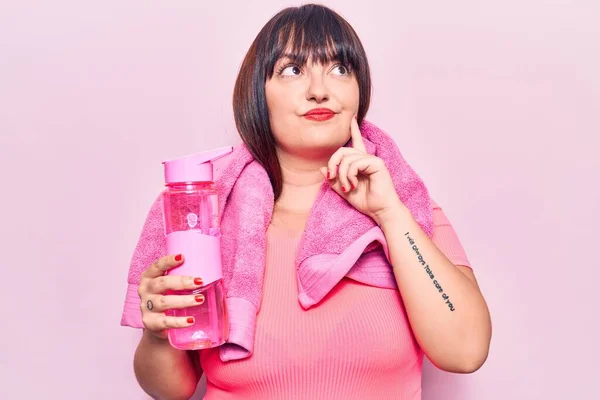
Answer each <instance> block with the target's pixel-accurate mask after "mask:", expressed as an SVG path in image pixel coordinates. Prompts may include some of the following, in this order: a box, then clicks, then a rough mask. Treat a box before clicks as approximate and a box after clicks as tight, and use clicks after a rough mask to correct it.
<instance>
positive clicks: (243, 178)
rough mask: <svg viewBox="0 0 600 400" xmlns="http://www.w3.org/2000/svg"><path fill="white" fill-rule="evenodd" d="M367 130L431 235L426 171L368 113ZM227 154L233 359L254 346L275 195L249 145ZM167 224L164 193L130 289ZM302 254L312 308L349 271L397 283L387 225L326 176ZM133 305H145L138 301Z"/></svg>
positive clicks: (129, 320) (303, 285) (224, 355)
mask: <svg viewBox="0 0 600 400" xmlns="http://www.w3.org/2000/svg"><path fill="white" fill-rule="evenodd" d="M360 130H361V133H362V135H363V138H364V142H365V146H366V148H367V152H368V153H370V154H374V155H376V156H378V157H380V158H381V159H383V160H384V162H385V164H386V166H387V167H388V169H389V171H390V174H391V176H392V180H393V181H394V185H395V187H396V190H397V192H398V195H399V197H400V200H401V201H402V202H403V203H404V204H405V205H406V206H407V207H408V209H409V210H410V212H411V214H412V216H413V217H414V218H415V220H416V221H417V222H418V223H419V225H420V226H421V228H422V229H423V231H424V232H425V233H426V234H427V235H428V236H429V237H432V234H433V210H432V205H431V200H430V198H429V194H428V191H427V188H426V187H425V185H424V184H423V182H422V181H421V179H420V178H419V176H418V175H417V174H416V173H415V172H414V171H413V169H412V168H411V167H410V166H409V165H408V163H407V162H406V161H405V160H404V158H403V157H402V155H401V153H400V151H399V149H398V147H397V146H396V144H395V142H394V141H393V140H392V139H391V138H390V137H389V136H388V135H387V134H386V133H385V132H383V131H382V130H380V129H379V128H377V127H376V126H375V125H373V124H371V123H369V122H367V121H364V122H363V123H362V124H361V127H360ZM224 160H226V161H225V162H227V165H226V166H225V167H224V168H223V169H219V168H215V177H216V184H217V188H218V191H219V201H220V209H221V232H222V241H221V249H222V261H223V280H224V286H225V291H226V297H227V307H228V314H229V326H230V334H229V339H228V341H227V343H225V344H224V345H222V346H221V347H220V357H221V359H222V360H223V361H229V360H236V359H241V358H245V357H248V356H250V355H251V354H252V349H253V343H254V330H255V323H256V314H257V312H258V309H259V307H260V302H261V296H262V282H263V276H264V268H265V249H266V230H267V228H268V226H269V224H270V222H271V215H272V211H273V205H274V196H273V190H272V187H271V184H270V181H269V178H268V175H267V173H266V171H265V170H264V168H262V166H260V164H259V163H258V162H257V161H256V160H254V158H253V157H252V155H251V154H250V152H249V151H248V149H247V148H246V147H245V146H244V145H240V146H238V147H236V148H235V149H234V151H233V153H232V154H231V155H229V156H228V157H226V158H224ZM163 224H164V222H163V215H162V202H161V199H160V196H159V198H158V199H157V200H156V201H155V202H154V204H153V206H152V208H151V209H150V212H149V213H148V217H147V219H146V222H145V224H144V227H143V230H142V233H141V236H140V239H139V242H138V245H137V247H136V249H135V252H134V255H133V258H132V261H131V266H130V269H129V276H128V283H129V285H130V290H129V291H128V293H130V294H131V293H132V292H133V293H135V292H134V291H133V287H136V285H138V284H139V281H140V275H141V273H142V272H143V270H144V269H145V268H147V266H148V265H150V263H152V261H153V260H155V259H156V258H159V257H161V256H164V255H165V239H164V230H163V226H164V225H163ZM297 254H298V255H297V260H296V265H297V278H298V288H299V293H298V300H299V302H300V304H301V305H302V307H304V308H305V309H308V308H310V307H311V306H313V305H315V304H317V303H318V302H319V301H321V300H322V299H323V298H324V297H325V296H326V295H327V293H329V291H330V290H331V289H333V287H334V286H335V285H336V284H337V283H338V282H339V281H340V280H341V279H342V278H343V277H345V276H347V277H349V278H352V279H355V280H357V281H359V282H362V283H365V284H369V285H373V286H378V287H382V288H390V289H394V288H397V286H396V281H395V279H394V274H393V271H392V269H391V266H390V264H389V256H388V253H387V245H386V242H385V237H384V235H383V232H382V231H381V229H380V228H379V227H378V226H377V225H376V224H375V222H374V221H373V220H372V219H371V218H369V217H368V216H366V215H364V214H362V213H361V212H359V211H357V210H356V209H355V208H354V207H352V206H351V205H350V204H349V203H348V202H346V200H344V199H343V198H342V197H341V196H339V195H338V194H337V193H336V192H335V191H334V190H333V189H331V188H330V187H329V184H328V183H327V182H324V183H323V186H322V187H321V190H320V192H319V194H318V196H317V198H316V201H315V203H314V205H313V207H312V209H311V212H310V215H309V217H308V221H307V224H306V230H305V232H304V233H303V236H302V238H301V241H300V245H299V248H298V253H297ZM133 295H134V294H131V296H133ZM129 301H130V303H131V301H138V299H135V300H131V299H129ZM138 302H139V301H138ZM126 303H127V300H126ZM133 309H137V310H138V313H139V307H134V308H133ZM131 310H132V309H131V307H130V308H129V311H128V310H127V307H126V310H125V312H124V315H123V318H122V321H121V323H122V324H123V325H131V326H135V327H142V324H141V319H140V318H139V317H138V316H133V315H131V313H132V312H133V311H131ZM126 314H128V315H126Z"/></svg>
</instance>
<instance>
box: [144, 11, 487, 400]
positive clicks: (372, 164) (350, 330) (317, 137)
mask: <svg viewBox="0 0 600 400" xmlns="http://www.w3.org/2000/svg"><path fill="white" fill-rule="evenodd" d="M370 86H371V81H370V76H369V66H368V62H367V59H366V55H365V52H364V50H363V47H362V45H361V43H360V41H359V39H358V37H357V36H356V33H355V32H354V30H353V29H352V28H351V27H350V25H349V24H348V23H347V22H346V21H345V20H344V19H343V18H341V17H340V16H339V15H338V14H336V13H335V12H333V11H331V10H330V9H328V8H326V7H323V6H318V5H304V6H302V7H298V8H288V9H285V10H283V11H281V12H280V13H278V14H277V15H276V16H274V17H273V18H272V19H271V20H270V21H269V22H268V23H267V24H266V25H265V27H264V28H263V29H262V30H261V32H260V33H259V34H258V36H257V38H256V39H255V41H254V43H253V44H252V46H251V47H250V49H249V51H248V53H247V55H246V57H245V60H244V62H243V65H242V67H241V70H240V73H239V76H238V79H237V82H236V85H235V91H234V101H233V105H234V113H235V120H236V124H237V127H238V130H239V132H240V135H241V137H242V139H243V141H244V143H245V144H246V146H247V147H248V149H249V150H250V152H251V153H252V155H253V156H254V157H255V159H256V160H258V161H259V162H260V164H261V165H262V166H263V167H264V168H265V169H266V171H267V172H268V174H269V178H270V181H271V183H272V186H273V192H274V194H275V205H274V209H273V215H272V220H271V225H270V226H269V229H268V231H267V242H268V246H267V254H268V255H267V261H266V266H265V277H264V284H263V287H264V292H263V297H262V304H261V308H260V312H259V314H258V317H257V320H256V336H255V339H254V340H255V343H254V352H253V354H252V356H251V357H248V358H245V359H242V360H238V361H233V362H223V361H221V359H220V358H219V356H218V349H208V350H203V351H201V352H184V351H180V350H176V349H174V348H172V347H171V346H170V345H169V343H168V341H167V340H166V339H165V338H166V334H165V332H166V329H169V328H175V329H176V328H178V327H184V326H188V325H189V322H188V321H186V318H176V317H166V316H165V314H164V310H165V309H169V308H181V307H191V306H194V305H197V304H198V303H197V301H202V299H201V298H200V299H196V298H194V296H190V297H189V298H187V297H177V296H165V295H163V293H165V292H166V291H167V290H168V289H174V290H177V289H192V288H197V287H199V285H200V284H201V282H200V281H201V279H198V278H201V277H188V278H183V279H182V278H180V277H173V276H163V274H164V273H165V271H167V270H168V269H170V268H173V267H175V266H177V265H179V264H180V263H181V262H182V258H181V256H175V255H165V256H164V257H162V258H160V259H158V260H157V261H156V262H155V263H153V264H152V265H151V266H149V267H148V268H147V269H146V270H145V272H144V273H143V275H142V279H141V283H140V285H139V288H138V294H139V296H140V298H141V299H142V307H141V309H142V315H143V322H144V328H145V329H144V334H143V337H142V339H141V341H140V343H139V346H138V348H137V351H136V354H135V362H134V364H135V373H136V376H137V378H138V381H139V383H140V385H141V387H142V388H143V389H144V390H145V391H146V392H147V393H148V394H150V395H151V396H153V397H154V398H159V399H187V398H189V397H190V396H191V395H192V394H193V393H194V391H195V389H196V385H197V383H198V380H199V379H200V377H201V376H202V374H203V373H205V374H206V376H207V394H206V398H209V399H225V398H239V399H249V398H261V399H262V398H282V399H291V398H310V399H315V398H323V399H334V398H344V399H351V398H356V399H365V398H379V397H381V398H403V399H420V398H421V365H422V361H423V356H424V355H427V357H428V358H429V359H430V360H431V361H432V363H433V364H434V365H436V366H437V367H438V368H440V369H443V370H445V371H449V372H457V373H470V372H473V371H475V370H477V369H478V368H480V367H481V365H482V364H483V363H484V362H485V360H486V358H487V354H488V349H489V344H490V338H491V321H490V316H489V313H488V310H487V306H486V303H485V300H484V298H483V296H482V295H481V293H480V290H479V287H478V285H477V281H476V279H475V276H474V274H473V271H472V269H471V266H470V265H469V261H468V260H467V257H466V255H465V253H464V251H463V249H462V247H461V245H460V243H459V241H458V239H457V237H456V235H455V233H454V230H453V229H452V227H451V226H450V224H449V222H448V220H447V219H446V218H445V216H444V214H443V212H442V210H441V209H440V208H439V207H437V206H435V207H434V224H435V225H434V228H435V230H434V233H433V236H432V238H431V239H430V237H429V236H428V235H426V234H425V233H424V231H423V230H422V229H421V227H420V226H419V224H417V222H416V221H415V219H413V217H412V216H411V213H410V212H409V211H408V209H407V207H406V206H405V205H404V204H403V203H402V201H401V200H400V198H399V196H398V194H397V193H396V190H395V188H394V185H393V183H392V180H391V178H390V173H389V171H388V169H387V167H386V165H385V163H384V162H383V161H382V160H381V159H380V158H378V157H376V156H373V155H370V154H368V153H367V152H366V148H365V146H364V143H363V140H362V137H361V132H360V130H359V124H360V123H361V122H362V121H363V119H364V117H365V115H366V113H367V110H368V108H369V100H370ZM350 139H351V140H352V146H351V147H348V146H347V144H348V143H349V140H350ZM324 179H325V180H327V181H328V182H329V183H330V184H331V187H332V188H333V190H335V191H336V192H337V193H338V194H339V196H342V197H343V198H345V199H346V200H347V201H348V203H349V204H351V205H352V206H353V207H355V208H356V209H357V210H358V211H360V212H361V213H363V214H365V215H367V216H369V217H371V218H372V219H373V220H374V221H375V222H377V224H378V225H379V227H380V228H381V230H382V231H383V233H384V235H385V239H386V241H387V244H388V249H389V258H390V260H391V265H392V268H393V271H394V276H395V279H396V282H397V286H398V289H399V290H389V289H382V288H378V287H374V286H369V285H365V284H361V283H359V282H357V281H354V280H352V279H349V278H347V277H346V278H344V279H342V280H341V281H340V282H339V283H338V284H337V285H336V286H335V288H334V289H333V290H332V291H331V292H330V293H329V294H328V295H327V296H326V298H325V299H323V301H322V303H321V304H319V305H318V306H317V307H315V308H313V309H310V310H304V309H302V308H301V307H300V305H299V304H298V300H297V297H296V296H297V288H296V277H295V274H294V273H295V268H294V256H295V251H296V246H297V244H298V241H299V238H300V236H301V234H302V232H303V230H304V228H305V224H306V221H307V217H308V215H309V212H310V210H311V207H312V205H313V202H314V201H315V197H316V196H317V193H318V191H319V189H320V187H321V186H322V182H323V180H324ZM407 235H409V236H407ZM407 237H408V238H409V239H408V240H407ZM415 246H418V249H419V254H418V256H417V254H415V251H414V249H415ZM419 257H421V260H422V258H424V259H426V260H427V261H428V263H429V265H430V266H431V271H428V274H431V273H435V276H436V287H433V286H432V284H431V279H430V276H429V275H428V274H426V273H425V272H424V270H423V268H422V264H421V260H420V259H419ZM438 282H439V285H443V287H444V291H445V296H446V297H444V299H442V298H441V297H440V294H439V293H440V292H441V290H440V292H438V290H437V285H438V284H437V283H438ZM446 293H447V294H449V296H450V297H449V298H448V296H447V295H446ZM148 300H151V301H153V302H154V304H160V305H161V306H160V307H147V303H148ZM444 300H445V301H444Z"/></svg>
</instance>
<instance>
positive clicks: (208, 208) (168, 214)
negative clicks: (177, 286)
mask: <svg viewBox="0 0 600 400" xmlns="http://www.w3.org/2000/svg"><path fill="white" fill-rule="evenodd" d="M232 150H233V148H232V147H231V146H228V147H222V148H218V149H215V150H210V151H205V152H201V153H196V154H192V155H189V156H186V157H182V158H178V159H175V160H170V161H164V162H163V165H164V168H165V183H166V189H165V191H164V192H163V194H162V196H163V207H164V209H163V213H164V218H165V235H166V242H167V254H183V257H184V262H183V264H181V265H180V266H179V267H176V268H173V269H171V270H169V272H168V274H169V275H185V276H192V277H201V278H202V280H203V286H202V287H201V288H199V289H196V290H187V291H175V292H171V293H169V294H175V295H198V294H202V295H204V303H202V304H201V305H198V306H194V307H189V308H183V309H173V310H169V311H168V312H167V314H168V315H172V316H176V317H194V319H195V322H194V324H193V325H192V326H189V327H187V328H177V329H170V330H169V332H168V334H169V342H170V343H171V345H172V346H173V347H175V348H177V349H181V350H199V349H206V348H210V347H216V346H220V345H222V344H223V343H225V341H226V340H227V336H228V335H229V324H228V321H227V308H226V306H225V292H224V290H223V271H222V266H221V231H220V229H219V199H218V197H217V190H216V188H215V184H214V182H213V165H212V161H214V160H216V159H217V158H220V157H222V156H224V155H226V154H229V153H231V151H232Z"/></svg>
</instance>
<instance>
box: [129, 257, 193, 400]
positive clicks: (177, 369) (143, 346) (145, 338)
mask: <svg viewBox="0 0 600 400" xmlns="http://www.w3.org/2000/svg"><path fill="white" fill-rule="evenodd" d="M182 262H183V260H182V258H180V259H179V261H177V259H176V258H175V257H173V256H165V257H162V258H160V259H158V260H156V261H155V262H154V263H153V264H152V265H151V266H150V267H148V268H147V269H146V270H145V271H144V273H143V274H142V276H141V281H140V286H139V289H138V294H139V296H140V299H141V309H142V322H143V324H144V327H145V329H144V333H143V335H142V339H141V340H140V343H139V344H138V347H137V349H136V352H135V357H134V371H135V376H136V378H137V380H138V383H139V384H140V386H141V388H142V389H143V390H144V391H145V392H146V393H147V394H148V395H149V396H151V397H152V398H154V399H157V400H179V399H182V400H183V399H185V400H187V399H189V398H190V397H192V395H193V394H194V392H195V391H196V386H197V385H198V381H199V380H200V377H201V376H202V369H201V367H200V365H199V362H198V354H197V352H195V351H193V352H192V351H190V352H188V351H185V350H178V349H176V348H174V347H173V346H171V344H170V343H169V340H168V339H167V332H168V330H169V329H177V328H183V327H187V326H190V325H192V324H193V323H194V321H193V320H188V318H186V317H173V316H167V315H166V314H165V311H166V310H168V309H175V308H186V307H192V306H197V305H199V304H202V303H203V302H204V297H203V296H202V295H200V296H193V295H192V296H183V295H164V293H166V292H167V291H168V290H189V289H197V288H199V287H200V286H201V285H202V282H201V280H199V278H195V277H186V276H169V275H164V273H165V272H166V271H168V270H169V269H171V268H174V267H176V266H178V265H180V264H181V263H182Z"/></svg>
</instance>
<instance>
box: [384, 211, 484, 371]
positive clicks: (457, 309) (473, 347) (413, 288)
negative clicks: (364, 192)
mask: <svg viewBox="0 0 600 400" xmlns="http://www.w3.org/2000/svg"><path fill="white" fill-rule="evenodd" d="M374 219H375V221H376V222H377V223H378V224H379V226H380V227H381V230H382V231H383V233H384V235H385V237H386V241H387V244H388V251H389V257H390V259H391V263H392V266H393V270H394V275H395V277H396V282H397V283H398V288H399V290H400V293H402V299H403V301H404V306H405V308H406V312H407V315H408V318H409V320H410V323H411V326H412V329H413V332H414V334H415V338H416V339H417V341H418V343H419V345H420V346H421V348H422V349H423V351H424V352H425V354H426V355H427V357H428V358H429V359H430V361H431V362H432V363H433V364H434V365H435V366H436V367H438V368H440V369H443V370H445V371H449V372H457V373H471V372H474V371H476V370H477V369H479V368H480V367H481V366H482V365H483V363H484V362H485V360H486V359H487V356H488V351H489V346H490V341H491V335H492V326H491V319H490V314H489V310H488V307H487V304H486V302H485V299H484V298H483V295H482V294H481V291H480V290H479V286H478V284H477V281H476V279H475V275H474V274H473V271H472V270H471V269H470V268H469V267H466V266H455V265H453V264H452V262H450V260H449V259H448V258H447V257H446V256H445V255H444V253H442V252H441V251H440V250H439V249H438V247H437V246H436V245H435V243H433V242H432V240H431V239H430V238H429V236H427V234H426V233H425V232H424V231H423V230H422V229H421V226H420V225H419V224H418V223H417V222H416V221H415V219H414V218H413V217H412V215H411V213H410V211H409V210H408V208H407V207H406V206H404V205H403V204H402V203H401V202H398V204H397V206H396V207H390V208H388V209H386V210H385V211H384V212H381V213H379V214H378V215H376V216H374Z"/></svg>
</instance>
